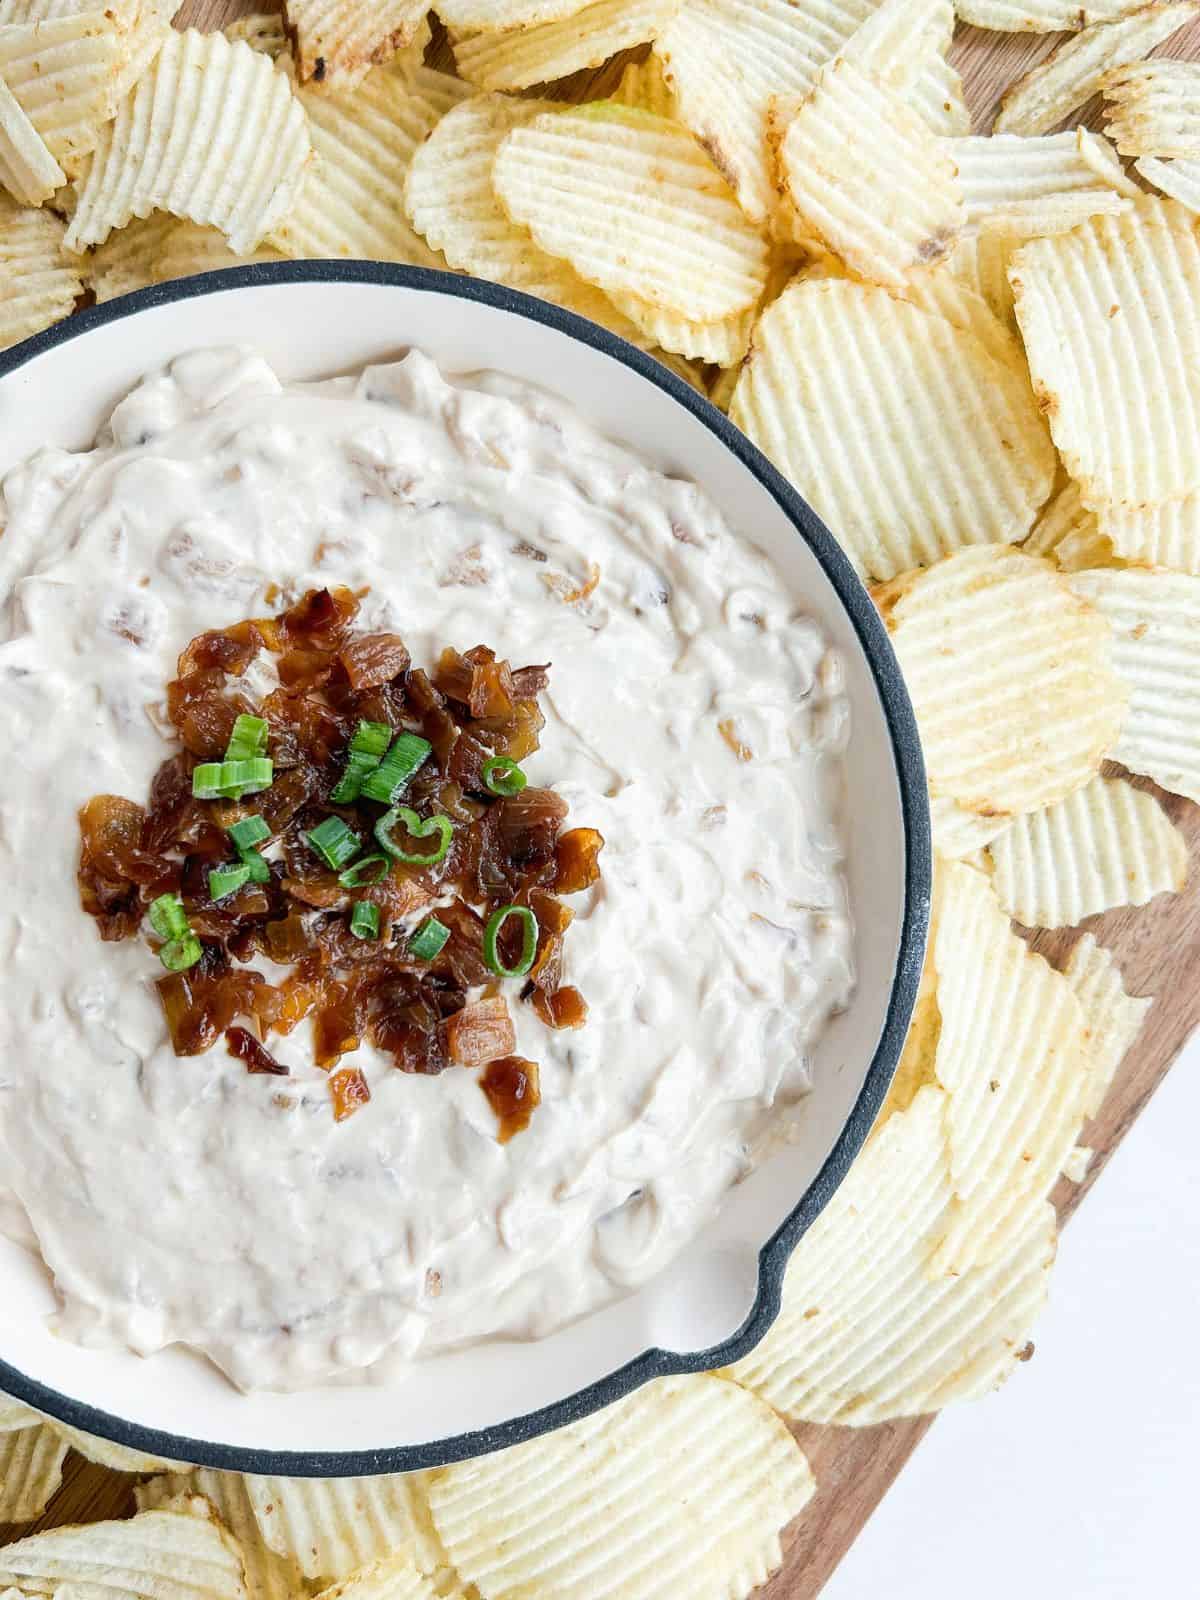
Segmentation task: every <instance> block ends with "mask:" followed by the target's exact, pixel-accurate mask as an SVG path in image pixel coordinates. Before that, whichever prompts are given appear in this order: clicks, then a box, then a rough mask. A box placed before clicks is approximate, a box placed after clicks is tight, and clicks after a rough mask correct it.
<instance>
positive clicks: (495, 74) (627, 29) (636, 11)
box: [454, 0, 681, 89]
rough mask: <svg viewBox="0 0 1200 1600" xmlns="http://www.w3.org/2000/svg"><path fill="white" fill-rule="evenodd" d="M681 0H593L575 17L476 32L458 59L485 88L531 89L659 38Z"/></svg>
mask: <svg viewBox="0 0 1200 1600" xmlns="http://www.w3.org/2000/svg"><path fill="white" fill-rule="evenodd" d="M680 4H681V0H593V3H592V4H591V5H588V6H585V7H584V8H583V9H582V10H581V11H577V12H575V14H574V15H573V16H570V17H564V18H563V19H562V20H561V21H558V22H545V23H541V24H539V25H538V26H537V27H533V28H521V29H518V30H516V31H514V32H511V33H472V34H467V35H466V36H465V37H464V38H461V39H456V40H455V42H454V59H455V62H456V63H457V65H458V70H459V72H460V73H461V74H462V76H463V77H464V78H465V79H466V80H467V82H468V83H474V84H478V86H479V87H480V88H481V89H528V88H529V86H530V85H531V84H535V83H549V82H551V81H552V80H553V79H555V78H565V77H567V76H568V75H569V74H570V73H572V72H580V71H582V69H583V68H584V67H598V66H599V65H600V64H601V62H604V61H607V60H608V58H609V56H613V55H616V54H617V53H618V52H619V51H621V50H629V49H631V48H632V47H633V46H634V45H637V44H645V43H646V41H647V40H651V39H657V38H658V36H659V34H660V33H661V32H662V30H663V29H664V28H665V27H666V25H667V23H668V22H669V21H670V20H671V17H672V16H673V15H674V14H675V12H676V11H677V10H678V9H679V6H680Z"/></svg>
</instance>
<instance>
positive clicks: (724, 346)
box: [612, 292, 758, 367]
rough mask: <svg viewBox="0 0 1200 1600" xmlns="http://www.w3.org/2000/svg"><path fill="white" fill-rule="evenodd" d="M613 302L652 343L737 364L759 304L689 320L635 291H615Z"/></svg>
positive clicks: (747, 343)
mask: <svg viewBox="0 0 1200 1600" xmlns="http://www.w3.org/2000/svg"><path fill="white" fill-rule="evenodd" d="M612 302H613V304H614V305H615V306H616V308H617V310H618V311H619V312H620V313H621V315H622V316H625V317H628V318H629V320H630V321H631V322H632V323H634V325H635V326H636V327H637V328H639V329H640V330H641V332H642V333H643V334H644V335H645V337H646V338H647V339H649V340H651V341H652V342H653V343H654V344H657V345H661V346H662V348H663V349H664V350H670V351H672V352H674V354H676V355H681V356H684V357H685V358H687V359H688V360H693V361H704V362H708V363H710V364H711V365H712V366H716V367H736V366H737V364H738V362H739V361H741V359H742V357H743V356H744V355H745V354H746V351H747V350H748V349H749V346H750V333H751V330H752V329H753V327H754V322H755V318H756V317H757V315H758V307H757V306H750V307H749V308H748V309H747V310H745V311H739V312H738V313H737V314H736V315H735V316H732V317H725V318H723V319H722V320H721V321H719V322H692V321H690V320H689V319H688V318H687V317H681V316H680V315H679V313H678V312H676V311H664V310H663V309H662V307H661V306H652V305H650V303H649V302H648V301H646V300H643V299H641V297H640V296H638V295H636V294H623V293H619V292H618V293H614V294H613V295H612Z"/></svg>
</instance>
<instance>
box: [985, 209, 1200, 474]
mask: <svg viewBox="0 0 1200 1600" xmlns="http://www.w3.org/2000/svg"><path fill="white" fill-rule="evenodd" d="M1009 277H1010V280H1011V282H1012V285H1013V290H1014V294H1015V303H1016V311H1017V320H1018V321H1019V323H1020V325H1021V332H1022V335H1023V336H1024V340H1025V351H1026V355H1027V356H1028V358H1029V368H1030V372H1031V374H1032V377H1033V384H1034V389H1035V391H1036V393H1037V394H1038V396H1039V399H1040V400H1041V403H1042V406H1043V409H1044V410H1045V411H1046V413H1047V415H1048V417H1049V420H1050V428H1051V431H1052V433H1053V434H1054V442H1055V443H1056V444H1057V446H1058V449H1059V452H1060V454H1061V455H1062V458H1063V461H1064V463H1065V465H1066V467H1067V470H1068V471H1069V472H1070V474H1071V476H1072V477H1074V478H1077V479H1078V480H1079V483H1080V487H1081V491H1082V494H1083V499H1084V502H1085V504H1088V505H1093V506H1096V505H1101V504H1104V503H1106V502H1116V503H1123V504H1128V505H1144V504H1147V503H1151V502H1154V501H1158V500H1167V499H1172V498H1174V497H1181V496H1183V495H1187V494H1189V493H1191V492H1192V491H1193V490H1194V489H1197V488H1200V453H1198V452H1197V450H1196V448H1195V441H1196V439H1197V438H1198V437H1200V318H1198V317H1197V316H1196V305H1197V300H1198V297H1200V242H1198V240H1197V233H1196V224H1195V222H1194V220H1193V219H1192V218H1191V217H1190V216H1189V215H1188V213H1187V212H1185V211H1182V210H1180V209H1179V208H1178V207H1176V206H1173V205H1172V204H1171V203H1170V202H1169V201H1164V200H1158V199H1156V198H1154V197H1152V196H1149V195H1145V196H1143V197H1142V199H1141V200H1140V201H1139V202H1138V203H1137V205H1136V206H1135V207H1133V208H1132V209H1131V210H1130V211H1129V212H1128V213H1127V214H1126V215H1124V216H1120V217H1094V218H1092V219H1090V220H1089V221H1088V222H1086V223H1084V224H1083V225H1082V226H1081V227H1079V228H1077V229H1075V230H1074V231H1073V232H1072V233H1070V234H1066V235H1059V236H1056V237H1054V238H1049V239H1035V240H1033V241H1031V242H1030V243H1029V244H1026V245H1025V246H1023V248H1022V249H1020V250H1019V251H1018V252H1017V253H1016V255H1015V256H1014V257H1013V261H1012V265H1011V267H1010V268H1009Z"/></svg>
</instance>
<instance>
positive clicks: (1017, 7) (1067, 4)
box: [954, 0, 1145, 33]
mask: <svg viewBox="0 0 1200 1600" xmlns="http://www.w3.org/2000/svg"><path fill="white" fill-rule="evenodd" d="M1144 3H1145V0H1090V3H1089V4H1087V5H1080V4H1079V3H1078V0H955V7H954V9H955V10H956V11H957V12H958V14H959V16H960V17H961V18H962V20H963V21H964V22H973V23H974V24H975V26H976V27H977V28H994V29H995V30H996V31H997V32H999V33H1059V32H1061V31H1064V30H1065V31H1071V32H1075V33H1078V32H1079V31H1080V30H1081V29H1083V28H1090V27H1091V26H1092V25H1093V24H1094V23H1097V22H1114V21H1116V19H1117V18H1118V17H1127V16H1128V15H1129V13H1130V12H1131V11H1137V10H1138V9H1139V7H1140V6H1141V5H1143V4H1144Z"/></svg>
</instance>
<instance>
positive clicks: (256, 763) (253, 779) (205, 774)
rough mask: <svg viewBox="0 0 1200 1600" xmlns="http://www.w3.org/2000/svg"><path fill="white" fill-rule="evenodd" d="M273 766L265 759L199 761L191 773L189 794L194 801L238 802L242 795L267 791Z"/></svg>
mask: <svg viewBox="0 0 1200 1600" xmlns="http://www.w3.org/2000/svg"><path fill="white" fill-rule="evenodd" d="M274 776H275V763H274V762H273V761H272V760H271V759H270V757H268V756H252V757H250V758H249V759H247V760H244V761H202V762H201V763H200V765H199V766H198V767H196V768H195V770H194V771H193V772H192V793H193V794H194V795H195V797H196V798H197V800H240V799H241V798H242V796H243V795H247V794H258V793H259V792H260V790H262V789H269V788H270V787H271V783H272V781H273V779H274Z"/></svg>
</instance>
